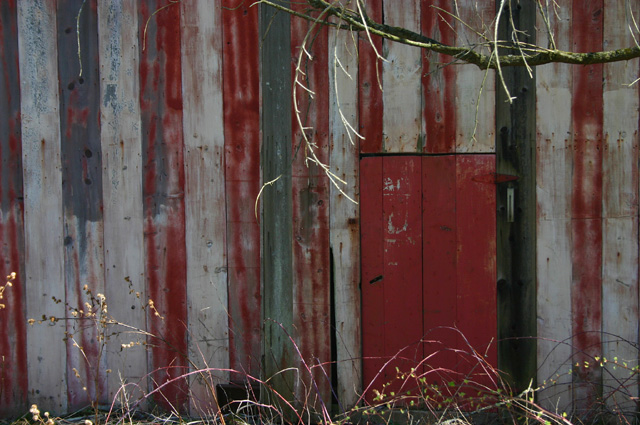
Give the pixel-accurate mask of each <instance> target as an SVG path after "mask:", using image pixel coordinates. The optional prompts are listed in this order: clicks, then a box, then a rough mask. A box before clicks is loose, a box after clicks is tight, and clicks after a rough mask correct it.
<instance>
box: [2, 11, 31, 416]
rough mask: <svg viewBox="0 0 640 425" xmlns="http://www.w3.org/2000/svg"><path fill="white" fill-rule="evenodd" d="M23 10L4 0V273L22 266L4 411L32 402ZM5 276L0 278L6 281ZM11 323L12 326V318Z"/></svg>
mask: <svg viewBox="0 0 640 425" xmlns="http://www.w3.org/2000/svg"><path fill="white" fill-rule="evenodd" d="M17 34H18V29H17V10H16V2H15V1H14V0H9V1H3V2H0V258H2V260H3V261H0V279H5V277H6V276H7V275H8V274H9V273H11V272H16V273H17V278H16V280H15V281H14V282H13V286H11V287H8V288H6V289H5V291H4V294H3V295H4V297H3V299H2V300H0V303H2V304H4V305H5V308H4V309H2V310H0V321H2V323H3V324H5V326H3V329H4V330H3V332H1V333H0V356H2V357H0V359H1V360H2V363H1V364H0V367H1V369H2V374H3V375H2V379H1V380H0V415H2V416H17V415H20V414H22V413H24V410H25V408H26V407H27V406H26V403H27V353H26V350H27V342H26V338H27V337H26V329H25V326H26V323H25V318H24V311H25V300H24V280H23V275H24V263H23V262H22V261H23V260H22V258H23V257H24V233H23V221H24V214H23V205H22V201H21V200H22V197H23V193H22V167H21V163H22V143H21V132H20V85H19V83H18V82H19V81H20V78H19V75H18V73H19V70H18V37H17ZM4 283H5V281H4V280H2V281H0V284H1V285H4ZM8 323H10V324H11V325H10V326H6V324H8Z"/></svg>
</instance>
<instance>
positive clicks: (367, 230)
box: [360, 156, 385, 398]
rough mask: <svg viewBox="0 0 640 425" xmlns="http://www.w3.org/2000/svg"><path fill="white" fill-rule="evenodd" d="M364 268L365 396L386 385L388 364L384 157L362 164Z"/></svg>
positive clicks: (373, 158)
mask: <svg viewBox="0 0 640 425" xmlns="http://www.w3.org/2000/svg"><path fill="white" fill-rule="evenodd" d="M360 222H361V223H364V225H363V226H362V227H361V230H360V247H361V248H360V255H361V257H360V265H361V270H362V275H361V291H362V355H363V361H362V376H363V387H364V390H365V396H367V397H370V398H373V395H372V394H373V390H374V389H376V390H379V388H381V386H382V384H384V382H385V381H384V376H381V375H379V373H380V372H381V369H382V366H383V365H384V363H385V360H384V358H383V356H384V346H385V332H384V331H382V332H381V331H380V330H381V329H384V322H385V310H384V278H385V277H384V265H383V262H384V247H383V246H382V244H381V243H380V241H381V240H382V235H383V220H382V157H379V156H377V157H368V158H363V159H362V160H361V161H360Z"/></svg>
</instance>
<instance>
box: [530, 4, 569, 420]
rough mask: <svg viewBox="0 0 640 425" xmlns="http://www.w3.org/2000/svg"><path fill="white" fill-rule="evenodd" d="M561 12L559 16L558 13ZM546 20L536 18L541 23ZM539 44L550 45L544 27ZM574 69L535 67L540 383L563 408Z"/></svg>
mask: <svg viewBox="0 0 640 425" xmlns="http://www.w3.org/2000/svg"><path fill="white" fill-rule="evenodd" d="M545 13H546V14H547V15H548V16H549V18H550V22H551V28H552V31H553V34H554V40H555V42H556V43H557V44H556V45H557V46H558V48H560V49H568V48H570V45H569V44H570V28H571V27H570V22H571V21H570V17H571V5H565V7H562V8H560V9H552V8H551V7H550V8H549V9H548V10H547V9H545ZM556 13H557V14H556ZM543 26H544V23H543V22H542V19H541V18H538V22H537V27H538V28H542V27H543ZM538 36H539V38H538V43H539V44H540V45H543V46H544V45H548V44H549V42H550V41H549V39H548V35H547V34H546V32H545V31H541V32H539V33H538ZM570 89H571V73H570V68H569V67H568V66H566V65H561V64H553V65H545V66H542V67H539V68H538V69H537V70H536V127H537V143H536V144H537V151H536V199H537V219H536V235H537V237H536V250H537V271H536V273H537V316H538V321H537V323H538V325H537V333H538V342H537V344H538V354H537V357H538V385H540V386H542V388H543V389H542V390H541V391H540V392H539V397H540V402H541V404H542V406H544V407H545V408H547V409H558V410H559V411H560V412H562V411H566V409H567V408H570V407H571V389H570V384H571V375H570V371H571V367H572V365H571V345H570V341H571V340H570V338H571V334H572V326H571V276H572V269H573V265H572V262H571V227H570V223H571V221H570V217H571V212H570V208H571V166H572V165H571V164H572V161H571V144H570V143H569V140H568V138H569V137H570V123H571V112H570V111H571V104H572V98H571V96H572V93H571V90H570Z"/></svg>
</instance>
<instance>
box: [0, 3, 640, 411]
mask: <svg viewBox="0 0 640 425" xmlns="http://www.w3.org/2000/svg"><path fill="white" fill-rule="evenodd" d="M280 3H282V2H280ZM284 3H288V2H284ZM292 3H295V2H292ZM300 3H303V2H300ZM347 3H348V2H347ZM352 3H354V2H352ZM363 3H364V4H365V5H366V8H365V11H366V13H367V14H368V16H369V17H371V19H373V20H375V21H377V22H384V23H386V24H389V25H392V26H400V27H404V28H407V29H409V30H412V31H414V32H417V33H421V34H424V35H426V36H428V37H431V38H434V39H436V40H438V41H440V42H442V43H445V44H450V45H456V46H466V48H468V49H471V50H477V51H479V52H484V53H485V54H489V52H490V46H488V45H487V43H486V41H487V40H491V39H493V36H494V29H496V27H497V31H498V32H497V34H498V35H499V37H501V39H510V36H511V34H512V30H511V27H510V26H509V25H510V23H513V24H514V25H516V26H517V28H519V29H520V30H521V31H522V32H520V33H519V35H518V36H519V37H520V38H521V41H523V42H526V43H530V44H534V43H535V44H537V45H540V46H545V47H547V46H549V48H550V49H560V50H567V51H577V52H593V51H602V50H611V49H618V48H623V47H632V46H635V44H634V43H637V40H638V39H639V34H638V30H637V27H634V25H633V22H634V20H633V19H632V17H633V16H635V19H636V21H637V20H638V17H640V11H639V10H638V4H637V3H636V2H622V1H612V0H594V1H591V0H590V1H583V0H579V1H578V0H576V1H571V0H567V1H564V2H557V3H558V4H557V5H554V4H548V5H546V6H545V5H542V4H540V5H538V4H537V3H536V2H527V1H525V2H522V1H521V2H517V4H516V2H511V6H512V7H510V8H509V10H508V12H509V13H508V14H507V13H506V12H504V11H503V13H504V15H503V16H507V15H509V16H510V19H506V18H505V19H503V20H501V21H500V22H501V23H500V25H496V24H495V17H496V15H497V14H498V11H499V10H500V9H501V8H500V6H501V3H500V2H496V1H493V0H492V1H484V2H476V1H467V0H458V1H457V2H449V1H445V0H434V1H433V2H427V1H418V0H402V1H383V0H366V1H364V2H363ZM454 3H455V4H456V5H457V6H456V7H454ZM542 3H545V2H542ZM554 3H555V2H554ZM545 4H546V3H545ZM292 7H295V8H296V10H298V11H299V12H301V13H303V12H304V11H305V7H306V6H305V5H303V4H300V5H297V4H293V6H292ZM348 7H352V8H355V6H348ZM545 7H546V9H545ZM634 8H635V9H634ZM354 10H355V9H354ZM634 14H635V15H634ZM316 16H317V15H316ZM503 21H504V22H503ZM550 34H551V36H550ZM523 54H524V53H523ZM0 61H1V66H0V160H1V166H0V258H1V259H2V260H1V261H0V274H2V275H3V276H4V275H9V274H10V273H11V272H15V273H16V277H15V280H13V282H12V286H11V287H8V286H7V287H5V288H4V292H2V295H3V299H2V304H3V305H4V308H3V309H2V310H0V323H1V324H2V332H0V354H1V355H2V357H1V359H2V363H1V364H0V373H1V375H0V412H2V414H4V415H20V414H23V413H25V412H26V411H27V410H28V406H29V405H31V404H32V403H37V404H38V405H39V406H42V407H43V408H45V409H48V410H51V411H53V412H58V413H63V412H68V411H73V410H74V409H77V408H80V407H82V406H86V405H88V404H89V403H91V402H92V401H96V402H98V403H101V404H108V403H110V401H111V400H113V399H114V397H116V396H118V394H119V393H120V396H121V395H122V394H121V389H122V388H123V387H122V385H123V383H124V384H130V385H131V386H129V387H125V388H127V390H126V391H128V392H129V393H130V394H132V395H131V397H134V395H135V394H147V393H148V392H149V391H152V390H154V389H158V388H160V389H161V391H158V392H157V393H156V395H159V394H160V393H162V395H161V396H160V397H156V399H155V400H156V401H155V402H157V403H160V404H162V403H168V404H170V405H172V406H177V407H178V408H181V409H189V408H190V409H191V410H192V411H194V412H197V411H198V409H207V408H208V407H207V406H210V404H211V403H212V397H211V393H210V391H211V386H210V385H209V384H211V383H213V385H214V386H215V385H219V384H224V385H228V384H233V383H236V384H239V385H244V383H246V382H249V383H251V384H253V383H257V382H259V380H262V381H264V380H265V379H267V378H269V377H271V376H272V375H273V374H274V373H276V372H277V371H279V370H285V369H287V368H293V369H290V370H293V371H295V373H293V372H292V373H288V372H286V371H285V372H286V373H282V374H280V375H278V376H280V377H282V381H283V382H281V383H280V384H284V385H290V388H289V389H290V391H291V393H292V394H291V396H292V397H296V398H298V399H300V398H303V397H305V396H309V394H310V393H311V392H313V393H314V395H313V397H316V398H319V399H321V400H325V401H327V403H329V401H328V400H334V401H336V400H337V401H339V403H340V404H341V405H344V406H352V405H355V404H356V403H363V402H364V401H363V400H368V401H371V400H372V398H373V397H374V396H373V394H374V390H377V391H382V389H383V385H384V384H386V383H389V382H391V381H394V380H395V379H397V378H398V373H397V371H396V367H397V368H398V370H402V371H405V372H407V373H408V372H409V371H410V370H411V368H414V369H415V368H418V369H419V370H420V371H422V372H423V373H425V374H426V373H427V372H430V371H434V370H440V371H444V370H446V371H448V373H449V374H450V375H449V377H448V378H447V379H453V380H454V381H455V380H458V382H462V381H463V380H464V379H466V378H467V377H469V376H470V375H473V374H477V375H478V376H477V379H479V380H480V381H482V382H489V381H490V377H489V376H488V374H487V373H486V369H483V370H484V372H485V373H484V375H483V376H480V375H482V374H481V373H479V372H478V370H477V368H476V366H477V365H474V364H473V362H470V361H469V358H470V357H469V356H466V355H465V354H470V355H471V358H473V359H476V360H477V361H478V362H479V363H481V364H482V365H483V367H485V368H487V367H489V368H495V369H499V370H501V371H502V373H503V375H502V376H503V379H505V380H506V381H507V382H509V384H510V385H511V386H512V387H513V388H514V389H516V390H517V391H522V390H524V389H525V388H527V387H528V386H529V385H533V387H538V388H539V389H538V391H537V392H536V397H537V399H538V400H539V402H540V403H542V404H543V405H545V406H547V407H551V408H555V409H558V410H559V411H568V412H580V411H587V410H589V409H592V408H593V407H594V406H596V405H598V406H600V407H603V406H604V408H610V409H619V408H628V406H629V405H630V404H631V406H634V403H636V400H637V397H638V379H637V371H636V370H634V369H633V368H634V367H635V366H637V364H638V355H639V353H638V344H639V341H638V323H639V309H638V302H639V294H638V268H639V262H638V260H639V251H638V246H639V245H638V243H639V238H638V206H639V195H638V190H639V186H638V179H639V174H638V127H639V122H640V120H639V114H638V109H639V102H640V92H639V88H638V86H639V85H638V84H635V85H634V84H632V83H633V82H634V81H636V80H637V79H638V77H639V72H640V69H639V64H638V60H637V59H635V60H630V61H621V62H616V63H610V64H599V65H584V66H576V65H569V64H557V63H556V64H547V65H542V66H538V67H533V68H531V69H528V68H527V67H508V68H507V67H505V68H504V69H502V70H501V72H500V73H498V72H496V71H494V70H483V69H480V68H478V67H476V66H473V65H465V64H463V63H462V61H461V60H459V59H458V58H456V57H451V56H445V55H442V54H437V53H433V52H429V51H428V50H426V49H421V48H419V47H415V46H408V45H405V44H401V43H396V42H391V41H387V40H385V41H382V39H381V38H380V37H377V36H375V34H369V33H367V31H359V32H350V31H349V30H348V28H342V29H339V30H338V29H335V28H327V27H326V26H323V25H321V24H320V23H319V21H318V22H315V21H309V20H305V19H303V18H300V17H297V16H292V15H291V14H289V13H286V12H283V11H277V10H276V9H275V8H273V7H269V6H267V5H265V4H261V5H257V4H253V1H247V0H244V1H243V0H183V1H180V2H173V1H156V0H101V1H97V0H87V1H83V0H58V1H50V0H30V1H20V0H8V1H2V2H0ZM507 90H508V94H507ZM509 98H512V99H511V102H509V101H508V100H509ZM474 353H475V354H474ZM474 356H475V357H474ZM604 359H607V360H606V361H604ZM390 360H391V361H390ZM385 365H386V366H385ZM202 368H209V369H208V370H207V372H206V374H204V375H205V376H204V379H203V374H197V373H195V374H193V375H188V374H189V373H190V372H193V371H197V370H199V369H202ZM422 372H421V373H422ZM185 374H187V376H184V377H183V375H185ZM429 376H435V375H429ZM181 377H183V378H181ZM483 380H484V381H483ZM273 382H274V385H276V383H275V380H274V381H273ZM310 382H312V383H313V385H311V384H310ZM280 384H278V385H280ZM392 385H395V384H392ZM487 385H489V384H487ZM332 391H333V392H334V393H335V394H334V395H331V393H332ZM149 400H151V399H149ZM149 402H151V401H149ZM554 406H555V407H554ZM625 406H626V407H625ZM631 409H633V407H632V408H631Z"/></svg>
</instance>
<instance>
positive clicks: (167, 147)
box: [138, 1, 224, 411]
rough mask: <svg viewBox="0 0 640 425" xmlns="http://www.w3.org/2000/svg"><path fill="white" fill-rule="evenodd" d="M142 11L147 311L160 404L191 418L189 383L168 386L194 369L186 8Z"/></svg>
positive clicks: (149, 4) (148, 6) (150, 4)
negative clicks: (190, 358)
mask: <svg viewBox="0 0 640 425" xmlns="http://www.w3.org/2000/svg"><path fill="white" fill-rule="evenodd" d="M139 6H140V7H139V10H138V22H145V23H146V25H145V26H144V27H142V26H140V27H139V31H138V34H139V43H140V45H141V46H142V50H141V51H140V74H139V75H140V118H141V120H140V129H141V131H142V163H143V179H144V184H143V202H144V204H143V205H144V211H143V214H144V241H145V277H146V284H147V294H148V297H149V299H150V300H152V301H153V303H154V307H155V309H154V308H151V307H149V308H147V325H148V330H149V332H150V333H151V335H153V336H152V337H151V339H150V340H149V342H150V343H151V344H152V345H151V350H150V352H149V354H150V358H149V368H150V369H151V379H152V380H153V382H154V387H160V386H163V388H162V390H161V391H160V392H159V394H157V395H155V396H154V400H155V401H156V403H158V404H159V405H160V406H162V407H163V408H164V409H166V410H178V411H184V409H185V408H186V406H187V403H188V399H187V382H186V380H179V381H175V382H173V383H171V384H168V385H167V382H168V381H170V380H171V379H173V378H176V377H178V376H180V375H182V374H184V373H185V372H186V370H187V367H188V366H187V365H188V362H187V360H186V356H185V355H186V353H187V329H186V326H185V322H186V319H187V293H186V292H187V291H185V282H186V281H187V272H186V269H187V267H186V266H187V252H186V242H185V200H184V197H185V167H184V140H183V131H182V108H183V102H182V62H181V42H180V35H179V34H180V8H179V7H178V5H177V4H173V5H170V6H169V7H167V8H165V9H163V10H161V11H160V10H159V9H158V5H157V2H155V1H141V2H140V5H139ZM156 12H158V13H156ZM220 122H221V120H220ZM218 155H220V154H218ZM223 202H224V201H223ZM223 234H224V232H223ZM223 246H224V245H223Z"/></svg>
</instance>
